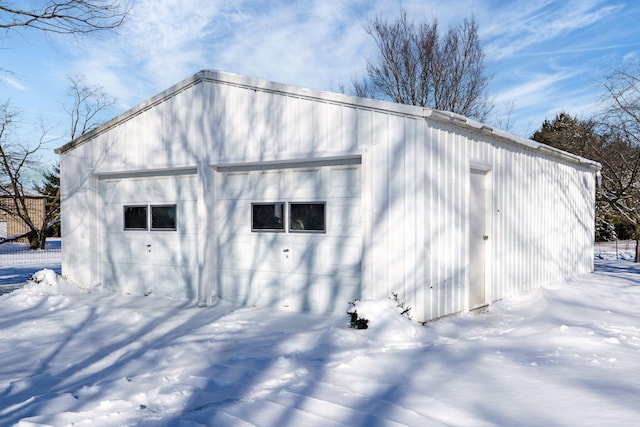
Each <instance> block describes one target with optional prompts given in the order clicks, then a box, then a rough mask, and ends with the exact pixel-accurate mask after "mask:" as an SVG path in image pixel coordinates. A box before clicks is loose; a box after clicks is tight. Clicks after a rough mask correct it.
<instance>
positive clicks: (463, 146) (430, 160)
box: [61, 73, 595, 320]
mask: <svg viewBox="0 0 640 427" xmlns="http://www.w3.org/2000/svg"><path fill="white" fill-rule="evenodd" d="M213 76H214V77H216V78H217V79H218V80H216V81H213V80H207V79H203V80H199V81H198V82H196V83H194V84H193V85H187V86H185V87H184V88H182V87H178V88H177V89H176V90H175V92H170V93H166V94H164V95H162V97H159V98H157V99H153V100H152V102H150V103H149V104H145V105H144V108H140V109H139V110H135V114H130V115H127V116H125V117H124V118H123V119H122V120H120V121H118V122H116V123H111V124H107V125H106V127H105V129H104V130H101V131H100V132H98V133H97V134H96V135H95V136H93V137H92V139H91V140H89V141H87V142H86V143H85V144H80V145H79V146H77V147H75V148H73V149H72V150H71V151H68V152H66V153H64V154H63V156H62V159H61V174H62V182H63V215H62V221H63V239H64V245H65V254H63V271H64V272H65V274H68V275H69V277H70V278H72V279H73V280H76V281H78V282H80V283H84V284H90V283H92V279H91V278H92V277H94V276H95V273H89V272H87V271H86V270H88V269H87V268H86V266H87V265H92V266H94V267H92V268H91V271H94V269H95V264H96V261H97V258H98V256H97V255H96V254H95V252H92V250H93V248H94V247H95V239H96V236H95V234H96V231H95V230H97V219H96V218H95V217H93V215H94V213H95V212H97V211H98V209H97V208H98V204H97V202H96V197H97V196H96V194H97V185H96V180H95V177H96V176H97V175H98V174H111V173H120V172H141V171H154V170H170V169H175V168H196V167H197V168H198V170H199V171H204V170H205V168H206V167H205V166H203V165H213V166H214V167H220V166H225V165H233V164H256V165H259V164H263V163H264V162H272V161H279V162H286V161H299V160H308V159H317V160H322V159H330V158H332V157H340V156H354V155H355V156H361V157H362V165H361V169H360V174H361V180H362V181H361V182H362V193H361V195H360V196H361V199H360V206H361V209H362V217H361V220H362V227H363V228H362V236H363V237H362V238H363V242H364V243H363V248H362V251H363V258H362V266H363V273H362V277H361V279H362V293H361V297H362V298H386V297H388V296H390V294H391V293H392V292H398V293H399V294H400V297H401V298H403V299H404V300H405V301H406V302H407V303H408V304H409V305H411V306H412V307H414V314H415V315H416V320H428V319H432V318H436V317H439V316H442V315H446V314H449V313H453V312H458V311H464V310H466V309H468V307H467V306H466V304H467V286H468V283H467V281H468V271H467V268H468V264H469V257H470V256H473V254H470V253H469V251H468V249H467V243H468V240H467V238H468V233H469V229H468V227H469V226H468V222H469V218H468V215H469V212H470V210H469V207H468V206H467V203H468V200H469V194H468V192H469V173H470V169H471V166H472V165H473V164H477V163H481V164H483V165H485V166H486V167H487V168H488V170H489V171H490V173H489V175H488V176H489V182H488V185H489V188H490V203H488V206H489V207H490V212H488V215H489V218H490V219H489V229H490V230H491V231H490V235H489V240H488V243H487V260H488V261H487V271H488V274H489V276H488V278H487V283H488V286H489V287H490V288H489V289H488V292H489V294H490V295H491V299H492V300H496V299H500V298H503V297H505V296H508V295H511V294H514V293H516V292H519V291H522V290H526V289H531V288H533V287H537V286H542V285H545V284H549V283H551V282H553V281H555V280H558V279H560V278H562V277H565V276H568V275H575V274H580V273H586V272H589V271H591V270H592V269H593V215H594V193H595V188H594V186H595V177H594V169H593V167H591V166H588V165H587V166H584V167H582V166H581V165H578V164H576V163H570V162H568V161H565V160H563V159H560V158H558V157H553V158H552V157H550V156H549V155H548V154H545V153H543V152H541V151H534V150H533V149H531V148H529V147H527V144H526V143H522V141H517V140H515V139H513V138H511V139H510V138H508V137H504V135H502V136H500V135H498V136H496V135H495V133H491V132H484V131H483V130H481V129H471V127H470V126H467V125H460V126H458V125H455V124H452V123H449V122H445V121H443V119H442V118H440V119H438V120H436V119H434V118H431V117H432V116H430V115H429V114H426V113H425V110H422V109H420V108H416V107H408V106H401V105H397V104H388V103H381V102H376V101H369V100H359V99H355V98H350V97H345V96H341V95H337V94H327V93H322V92H317V91H310V90H305V89H300V88H292V87H289V86H284V85H277V84H272V83H268V82H259V81H254V80H251V79H246V78H241V77H238V76H229V75H225V74H222V73H221V74H214V75H213ZM590 167H591V169H589V168H590ZM214 175H216V174H214ZM212 180H213V181H216V180H217V178H216V177H215V176H214V177H213V178H212ZM203 183H206V180H204V181H203ZM203 185H204V184H202V183H201V184H200V187H202V186H203ZM213 193H215V190H214V189H212V190H211V192H207V191H206V190H204V189H203V188H200V194H201V197H204V196H207V197H214V194H213ZM198 206H200V208H199V210H200V212H201V214H200V216H199V217H201V218H205V219H206V218H208V220H207V221H205V222H206V224H204V225H203V224H200V226H199V227H200V230H199V231H200V232H214V233H215V232H216V230H218V228H217V227H212V226H211V223H215V222H216V221H218V219H219V218H215V217H214V218H211V217H208V216H207V215H204V212H205V210H206V209H205V207H207V206H208V205H207V204H205V203H203V202H202V201H200V204H199V205H198ZM200 222H202V221H200ZM92 242H93V243H92ZM225 249H226V248H225V247H219V251H220V252H223V251H224V250H225ZM214 252H215V251H214ZM209 255H210V251H208V250H206V248H204V246H203V248H201V250H200V255H199V256H200V257H201V258H203V259H200V260H199V263H200V264H199V265H200V268H202V264H203V263H206V262H207V259H208V256H209ZM216 255H219V254H216ZM204 258H207V259H204ZM212 258H215V257H213V256H212ZM201 291H202V290H201ZM333 303H335V304H343V303H346V301H334V302H333Z"/></svg>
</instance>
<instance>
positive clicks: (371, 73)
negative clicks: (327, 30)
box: [352, 10, 493, 120]
mask: <svg viewBox="0 0 640 427" xmlns="http://www.w3.org/2000/svg"><path fill="white" fill-rule="evenodd" d="M365 30H366V31H367V33H368V34H369V35H371V37H372V38H373V40H374V41H375V43H376V46H377V49H378V52H377V53H378V56H377V58H375V59H373V60H372V59H367V77H366V78H365V79H363V80H362V81H354V82H352V83H353V89H354V92H355V94H356V95H358V96H367V97H373V98H381V99H389V100H391V101H394V102H398V103H402V104H409V105H417V106H421V107H426V108H435V109H438V110H446V111H452V112H454V113H458V114H462V115H465V116H468V117H471V118H474V119H477V120H485V119H486V118H487V117H488V115H489V113H490V112H491V110H492V108H493V106H492V104H491V102H490V101H489V100H488V98H487V96H486V89H487V86H488V84H489V78H488V77H486V76H485V63H484V52H483V51H482V48H481V46H480V39H479V36H478V26H477V24H476V22H475V20H473V19H472V20H465V21H464V22H463V23H462V24H461V25H459V26H457V27H452V28H450V29H449V31H448V32H447V33H446V35H445V36H444V38H441V37H440V36H439V33H438V23H437V21H436V20H434V21H433V22H430V23H429V22H423V23H421V24H420V25H418V26H416V25H415V24H413V23H412V22H410V21H409V19H408V18H407V12H406V10H402V11H401V13H400V17H399V18H398V19H397V20H395V21H392V22H388V21H386V20H383V19H381V18H380V17H376V18H374V19H373V20H369V21H367V23H366V25H365Z"/></svg>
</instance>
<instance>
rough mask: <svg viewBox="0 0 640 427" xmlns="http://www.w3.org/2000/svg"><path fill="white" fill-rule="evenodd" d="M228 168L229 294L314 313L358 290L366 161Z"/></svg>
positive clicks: (223, 286)
mask: <svg viewBox="0 0 640 427" xmlns="http://www.w3.org/2000/svg"><path fill="white" fill-rule="evenodd" d="M351 163H355V164H326V163H325V164H317V165H313V166H307V167H289V168H279V169H262V170H255V169H253V170H252V169H243V168H235V169H226V170H222V171H220V174H219V179H218V182H219V187H218V203H217V214H216V216H217V218H218V227H217V229H218V260H219V265H218V275H219V281H220V292H221V296H222V297H223V298H226V299H229V300H231V301H237V302H241V303H244V304H250V305H257V306H285V307H292V308H294V309H297V310H309V311H316V312H327V311H340V310H345V309H346V307H347V306H348V302H349V301H352V300H353V299H354V298H356V297H359V295H360V286H361V270H362V227H361V212H360V210H361V203H360V165H359V164H358V163H359V160H358V161H352V162H351Z"/></svg>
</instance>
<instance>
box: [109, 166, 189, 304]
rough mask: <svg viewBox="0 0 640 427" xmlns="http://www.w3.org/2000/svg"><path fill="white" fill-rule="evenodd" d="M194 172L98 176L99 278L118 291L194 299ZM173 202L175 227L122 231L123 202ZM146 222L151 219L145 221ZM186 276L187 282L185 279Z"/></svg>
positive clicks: (159, 203)
mask: <svg viewBox="0 0 640 427" xmlns="http://www.w3.org/2000/svg"><path fill="white" fill-rule="evenodd" d="M196 183H197V180H196V178H195V176H193V175H191V176H161V177H125V178H118V179H111V178H109V179H104V180H100V182H99V188H100V192H99V193H100V195H101V201H102V203H101V219H100V224H99V226H100V229H99V230H100V239H99V241H100V251H99V253H100V259H101V273H100V274H101V281H102V282H103V283H104V284H105V286H107V287H109V288H111V289H114V290H117V291H122V292H129V293H138V294H139V293H148V292H149V291H152V292H154V293H156V294H158V293H159V294H162V295H168V296H174V297H179V298H182V297H185V296H187V297H189V298H191V297H193V298H195V297H196V296H195V295H193V292H192V291H191V290H189V289H191V287H192V286H193V284H192V283H191V278H192V276H193V274H197V268H196V266H197V236H198V233H197V227H198V223H197V215H196V212H197V202H196V198H195V194H196V192H195V189H196ZM165 204H170V205H173V204H175V205H176V229H175V230H170V229H160V230H152V229H151V227H150V226H151V224H150V223H149V224H148V227H149V228H148V229H147V230H124V221H123V215H124V209H123V207H124V206H127V205H140V206H147V207H148V213H149V215H150V212H151V209H152V206H154V205H165ZM149 221H150V220H149ZM187 279H189V280H187Z"/></svg>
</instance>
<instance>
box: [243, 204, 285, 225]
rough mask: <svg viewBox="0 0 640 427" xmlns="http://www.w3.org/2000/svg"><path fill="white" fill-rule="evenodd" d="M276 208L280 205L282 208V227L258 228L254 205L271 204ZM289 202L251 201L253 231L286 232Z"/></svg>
mask: <svg viewBox="0 0 640 427" xmlns="http://www.w3.org/2000/svg"><path fill="white" fill-rule="evenodd" d="M270 205H273V206H274V208H275V206H277V205H280V206H281V208H282V228H256V227H255V221H254V216H255V215H254V214H255V212H254V207H255V206H270ZM286 207H287V203H286V202H281V201H277V202H251V232H252V233H285V232H286V231H287V209H286Z"/></svg>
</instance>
